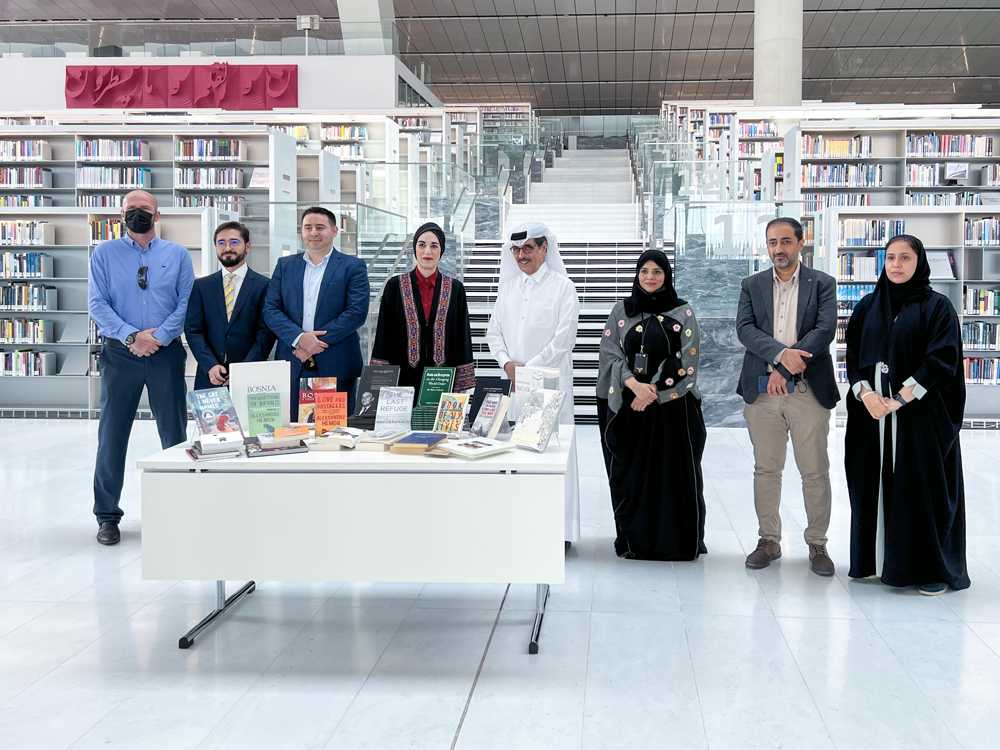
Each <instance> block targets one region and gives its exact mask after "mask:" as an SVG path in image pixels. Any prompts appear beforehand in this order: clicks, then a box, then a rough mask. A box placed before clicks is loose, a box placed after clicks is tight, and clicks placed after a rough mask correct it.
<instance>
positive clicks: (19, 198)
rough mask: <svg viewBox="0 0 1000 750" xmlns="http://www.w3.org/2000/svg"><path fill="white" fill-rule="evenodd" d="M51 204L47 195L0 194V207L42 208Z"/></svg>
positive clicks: (50, 198) (50, 199)
mask: <svg viewBox="0 0 1000 750" xmlns="http://www.w3.org/2000/svg"><path fill="white" fill-rule="evenodd" d="M51 205H52V197H51V196H48V195H37V194H31V195H0V208H42V207H44V206H51Z"/></svg>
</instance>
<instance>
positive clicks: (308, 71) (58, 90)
mask: <svg viewBox="0 0 1000 750" xmlns="http://www.w3.org/2000/svg"><path fill="white" fill-rule="evenodd" d="M214 62H228V63H230V64H231V65H238V64H244V65H298V68H299V107H300V108H301V109H391V108H395V107H396V106H397V101H398V91H399V89H398V78H399V77H400V76H402V77H403V78H404V79H405V80H406V81H407V82H408V83H409V84H410V85H411V86H412V87H413V88H414V89H415V90H417V91H418V92H420V94H421V95H422V96H423V97H424V98H425V99H427V101H428V102H430V103H431V106H442V105H441V101H440V100H439V99H438V98H437V97H436V96H434V94H432V93H431V92H430V90H429V89H428V88H427V87H426V86H424V84H422V83H421V82H420V81H419V80H418V79H417V77H416V76H414V75H413V74H412V73H411V72H410V71H409V70H408V69H407V68H406V66H405V65H403V64H402V63H401V62H400V61H399V59H398V58H396V57H394V56H392V55H371V56H359V57H352V56H345V55H317V56H313V57H300V56H291V55H285V56H273V57H263V56H262V57H252V58H250V57H238V58H217V57H194V58H191V57H183V58H181V57H163V58H158V57H138V58H137V57H118V58H109V57H91V58H85V57H74V58H65V57H30V58H29V57H25V58H2V59H0V81H3V82H4V83H3V97H2V99H0V109H2V110H3V111H5V112H38V113H47V112H53V113H54V112H60V111H64V110H65V109H66V98H65V94H64V91H65V81H66V66H67V65H192V64H194V65H210V64H212V63H214Z"/></svg>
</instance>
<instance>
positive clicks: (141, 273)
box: [139, 266, 149, 291]
mask: <svg viewBox="0 0 1000 750" xmlns="http://www.w3.org/2000/svg"><path fill="white" fill-rule="evenodd" d="M148 270H149V267H148V266H143V267H142V268H140V269H139V288H140V289H141V290H142V291H146V287H147V286H149V282H147V281H146V271H148Z"/></svg>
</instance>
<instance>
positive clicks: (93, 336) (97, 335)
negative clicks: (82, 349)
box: [87, 318, 102, 344]
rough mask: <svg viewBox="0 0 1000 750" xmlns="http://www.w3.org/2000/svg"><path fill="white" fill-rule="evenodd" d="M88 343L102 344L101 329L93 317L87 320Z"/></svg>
mask: <svg viewBox="0 0 1000 750" xmlns="http://www.w3.org/2000/svg"><path fill="white" fill-rule="evenodd" d="M87 323H88V326H87V343H88V344H100V343H102V342H101V331H100V329H99V328H98V327H97V323H95V322H94V319H93V318H89V319H88V320H87Z"/></svg>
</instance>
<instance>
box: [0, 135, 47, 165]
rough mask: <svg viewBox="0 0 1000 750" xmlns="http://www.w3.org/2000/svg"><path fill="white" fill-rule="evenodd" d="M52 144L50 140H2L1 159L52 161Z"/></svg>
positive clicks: (0, 145)
mask: <svg viewBox="0 0 1000 750" xmlns="http://www.w3.org/2000/svg"><path fill="white" fill-rule="evenodd" d="M51 159H52V144H50V143H49V142H48V141H38V140H25V141H0V161H50V160H51Z"/></svg>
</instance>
